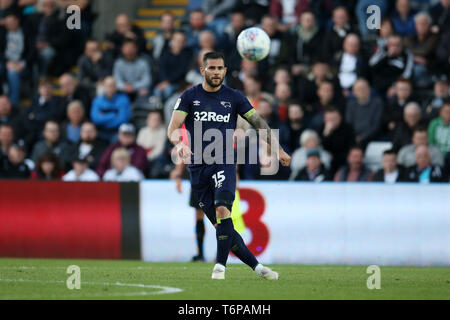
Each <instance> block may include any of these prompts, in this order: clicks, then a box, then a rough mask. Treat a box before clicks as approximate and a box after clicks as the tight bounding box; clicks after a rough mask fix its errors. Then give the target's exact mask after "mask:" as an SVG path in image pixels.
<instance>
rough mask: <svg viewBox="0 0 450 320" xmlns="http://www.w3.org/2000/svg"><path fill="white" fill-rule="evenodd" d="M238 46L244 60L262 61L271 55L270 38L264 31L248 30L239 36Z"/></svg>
mask: <svg viewBox="0 0 450 320" xmlns="http://www.w3.org/2000/svg"><path fill="white" fill-rule="evenodd" d="M236 45H237V50H238V52H239V54H240V55H241V57H242V58H244V59H247V60H250V61H260V60H262V59H264V58H265V57H267V55H268V54H269V51H270V38H269V36H268V35H267V33H266V32H265V31H264V30H263V29H260V28H256V27H252V28H247V29H245V30H243V31H242V32H241V33H240V34H239V36H238V38H237V43H236Z"/></svg>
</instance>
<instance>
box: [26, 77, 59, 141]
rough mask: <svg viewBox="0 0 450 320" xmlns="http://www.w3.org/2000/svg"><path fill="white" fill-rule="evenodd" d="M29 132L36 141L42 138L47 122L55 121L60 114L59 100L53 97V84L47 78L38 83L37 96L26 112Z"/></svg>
mask: <svg viewBox="0 0 450 320" xmlns="http://www.w3.org/2000/svg"><path fill="white" fill-rule="evenodd" d="M26 113H27V115H26V116H27V120H28V123H29V130H30V131H31V132H32V134H33V136H34V137H35V138H36V139H40V138H41V137H42V131H43V129H44V125H45V123H46V122H47V121H48V120H57V119H58V116H59V115H60V114H61V99H60V98H59V97H56V96H54V95H53V82H52V80H51V79H49V78H43V79H41V80H40V81H39V88H38V94H37V95H36V96H35V97H34V99H33V101H32V103H31V106H30V107H29V108H28V109H27V110H26Z"/></svg>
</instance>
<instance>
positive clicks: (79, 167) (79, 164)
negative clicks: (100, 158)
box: [62, 157, 100, 182]
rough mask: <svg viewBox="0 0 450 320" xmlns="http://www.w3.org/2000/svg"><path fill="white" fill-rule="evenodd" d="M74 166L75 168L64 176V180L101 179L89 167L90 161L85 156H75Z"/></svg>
mask: <svg viewBox="0 0 450 320" xmlns="http://www.w3.org/2000/svg"><path fill="white" fill-rule="evenodd" d="M72 166H73V169H72V170H70V171H69V172H67V173H66V174H65V175H64V176H63V177H62V180H63V181H86V182H87V181H100V177H99V176H98V175H97V173H96V172H95V171H94V170H92V169H90V168H89V164H88V161H87V160H86V159H85V158H80V157H76V158H74V160H73V161H72Z"/></svg>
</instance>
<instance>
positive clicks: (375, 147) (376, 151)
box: [364, 141, 392, 171]
mask: <svg viewBox="0 0 450 320" xmlns="http://www.w3.org/2000/svg"><path fill="white" fill-rule="evenodd" d="M391 148H392V142H389V141H372V142H370V143H369V144H368V146H367V148H366V154H365V156H364V164H365V165H366V166H367V167H368V168H369V169H370V170H372V171H377V170H378V169H380V168H382V167H383V164H382V163H381V159H382V158H383V152H384V151H386V150H389V149H391Z"/></svg>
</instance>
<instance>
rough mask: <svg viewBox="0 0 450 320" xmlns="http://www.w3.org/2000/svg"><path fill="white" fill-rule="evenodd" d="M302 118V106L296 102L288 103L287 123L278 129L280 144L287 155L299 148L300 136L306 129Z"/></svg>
mask: <svg viewBox="0 0 450 320" xmlns="http://www.w3.org/2000/svg"><path fill="white" fill-rule="evenodd" d="M303 117H304V112H303V109H302V106H301V105H300V104H299V103H297V102H296V101H293V100H292V101H289V103H288V109H287V121H286V122H285V123H284V124H282V125H281V127H280V142H281V144H282V145H283V149H284V150H286V152H288V153H292V152H294V150H296V149H297V148H299V147H300V135H301V134H302V132H303V130H305V128H306V126H305V123H304V119H303ZM271 128H272V127H271Z"/></svg>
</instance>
